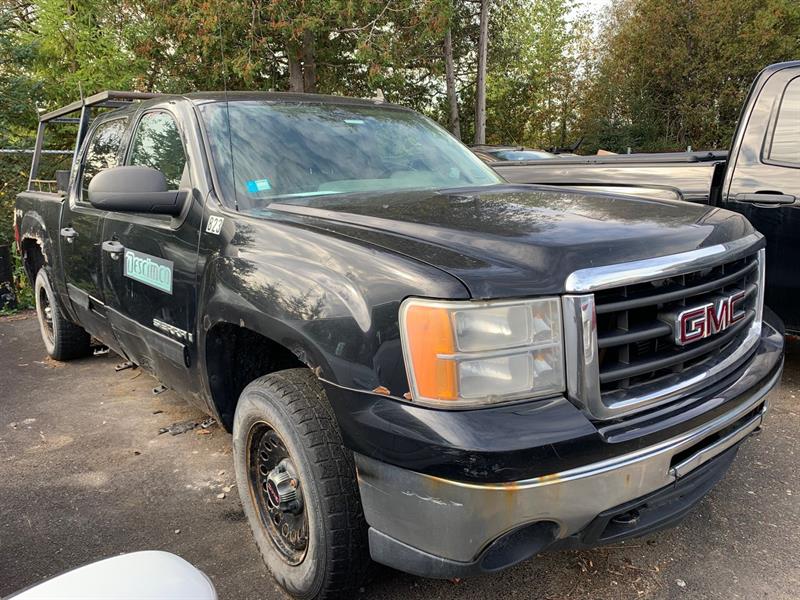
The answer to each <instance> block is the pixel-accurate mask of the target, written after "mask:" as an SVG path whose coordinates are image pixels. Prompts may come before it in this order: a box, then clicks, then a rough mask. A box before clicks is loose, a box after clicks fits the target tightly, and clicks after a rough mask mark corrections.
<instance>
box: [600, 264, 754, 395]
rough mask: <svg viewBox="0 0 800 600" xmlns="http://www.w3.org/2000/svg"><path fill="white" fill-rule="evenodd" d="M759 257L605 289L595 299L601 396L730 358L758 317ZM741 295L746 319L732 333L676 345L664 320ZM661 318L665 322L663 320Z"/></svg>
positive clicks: (738, 322)
mask: <svg viewBox="0 0 800 600" xmlns="http://www.w3.org/2000/svg"><path fill="white" fill-rule="evenodd" d="M757 281H758V255H757V254H751V255H749V256H745V257H743V258H740V259H738V260H735V261H732V262H727V263H723V264H721V265H716V266H713V267H709V268H707V269H703V270H700V271H694V272H691V273H686V274H682V275H676V276H673V277H667V278H664V279H657V280H654V281H648V282H646V283H639V284H634V285H628V286H623V287H620V288H614V289H610V290H602V291H599V292H597V293H596V294H595V312H596V314H597V347H598V363H599V364H598V370H599V377H600V391H601V393H602V394H603V395H612V396H613V395H614V394H616V393H617V392H619V391H621V390H626V391H631V392H633V393H635V389H636V387H637V386H639V385H641V384H647V383H654V382H655V381H657V380H658V379H659V378H661V377H666V376H669V375H671V374H676V373H682V372H683V371H684V370H686V369H688V368H691V367H694V366H699V365H702V364H703V363H704V362H707V361H709V360H711V359H713V358H715V357H719V356H720V355H724V354H726V353H729V352H730V351H731V349H732V348H733V347H735V345H737V344H740V343H741V342H742V339H743V337H744V336H745V335H746V333H747V330H748V328H749V327H750V325H751V324H752V323H753V320H754V319H755V317H756V303H757V297H758V293H757V291H758V285H757ZM741 291H743V292H744V293H745V296H744V298H743V300H742V301H741V302H740V304H739V308H740V309H741V310H742V311H743V316H742V318H740V319H739V320H738V321H737V322H736V323H734V324H732V325H731V326H730V327H729V328H728V329H725V330H724V331H721V332H719V333H717V334H714V335H711V336H710V337H707V338H705V339H703V340H699V341H697V342H694V343H692V344H690V345H685V346H681V345H678V344H677V343H676V342H675V340H674V338H673V332H672V327H671V326H670V325H669V324H668V323H667V322H665V321H664V320H662V319H661V318H660V317H661V316H662V315H664V314H669V313H674V312H678V311H680V310H681V309H686V308H687V307H691V306H699V305H703V304H706V303H709V302H712V301H714V300H715V299H716V298H718V297H720V296H726V295H731V294H733V293H736V292H741ZM662 318H663V317H662Z"/></svg>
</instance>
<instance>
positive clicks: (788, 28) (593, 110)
mask: <svg viewBox="0 0 800 600" xmlns="http://www.w3.org/2000/svg"><path fill="white" fill-rule="evenodd" d="M598 47H599V48H601V50H600V52H599V56H598V59H597V62H596V64H595V65H594V66H593V67H592V71H591V73H590V80H591V84H590V85H589V86H587V89H586V93H585V94H584V95H583V98H582V102H581V108H580V112H581V129H582V131H583V132H584V133H585V134H586V135H587V149H591V150H594V149H596V148H599V147H604V148H606V149H613V150H617V151H624V149H625V148H626V147H627V146H631V147H633V148H634V149H636V150H642V151H658V150H681V149H685V148H686V147H687V146H692V147H693V148H696V149H699V148H725V147H727V146H728V145H729V143H730V139H731V136H732V134H733V129H734V127H735V124H736V120H737V118H738V114H739V111H740V109H741V106H742V104H743V102H744V99H745V95H746V94H747V90H748V89H749V86H750V83H751V82H752V80H753V79H754V77H755V76H756V74H757V73H758V71H759V70H760V69H762V68H764V67H765V66H767V65H768V64H770V63H773V62H779V61H782V60H788V59H791V58H797V57H798V55H800V4H798V3H797V2H796V0H729V1H727V2H717V1H715V0H621V1H619V2H617V3H616V4H615V5H614V7H613V10H612V11H611V14H610V17H609V19H608V20H607V22H606V23H605V25H604V27H603V29H602V31H601V33H600V35H599V36H598Z"/></svg>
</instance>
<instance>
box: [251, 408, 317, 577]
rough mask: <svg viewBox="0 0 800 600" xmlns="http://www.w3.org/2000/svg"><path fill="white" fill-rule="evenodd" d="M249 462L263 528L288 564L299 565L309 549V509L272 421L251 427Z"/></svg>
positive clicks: (284, 446) (297, 476)
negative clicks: (270, 423)
mask: <svg viewBox="0 0 800 600" xmlns="http://www.w3.org/2000/svg"><path fill="white" fill-rule="evenodd" d="M247 465H248V483H249V487H250V496H251V498H252V500H253V502H254V503H255V505H256V507H257V509H258V516H259V518H260V519H259V520H260V524H261V527H262V529H263V530H264V531H265V532H266V533H267V536H268V537H269V538H270V541H271V542H272V545H273V547H274V548H275V549H276V550H277V551H278V554H279V555H280V556H281V558H282V559H283V560H284V561H286V563H288V564H289V565H292V566H296V565H299V564H300V563H301V562H303V559H305V557H306V554H307V552H308V531H309V529H308V512H307V511H308V508H307V507H306V502H305V498H304V495H303V486H302V482H301V479H300V476H299V474H298V471H297V469H296V468H295V466H294V461H293V460H292V457H291V455H290V454H289V451H288V450H287V448H286V444H285V442H284V441H283V439H282V438H281V436H280V435H279V434H278V433H277V432H276V431H275V429H274V428H273V427H272V426H271V425H269V424H268V423H264V422H259V423H256V424H255V425H253V426H252V427H251V428H250V431H249V433H248V436H247Z"/></svg>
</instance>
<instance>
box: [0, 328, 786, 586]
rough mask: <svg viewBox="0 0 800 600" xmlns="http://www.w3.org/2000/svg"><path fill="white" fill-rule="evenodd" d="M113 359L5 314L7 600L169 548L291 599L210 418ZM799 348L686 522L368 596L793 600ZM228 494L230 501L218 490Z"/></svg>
mask: <svg viewBox="0 0 800 600" xmlns="http://www.w3.org/2000/svg"><path fill="white" fill-rule="evenodd" d="M119 362H120V360H119V359H118V358H117V357H115V356H113V355H111V356H104V357H93V358H88V359H84V360H79V361H75V362H72V363H69V364H68V365H67V364H62V363H57V362H54V361H51V360H49V359H48V358H47V357H46V355H45V353H44V348H43V345H42V343H41V340H40V339H39V333H38V328H37V324H36V321H35V319H34V317H33V315H32V313H26V314H23V315H20V316H17V317H10V318H2V319H0V481H1V482H2V483H0V596H5V595H8V594H10V593H12V592H14V591H16V590H19V589H20V588H23V587H25V586H28V585H31V584H33V583H36V582H37V581H39V580H41V579H43V578H47V577H52V576H53V575H56V574H58V573H60V572H62V571H65V570H67V569H71V568H74V567H76V566H79V565H81V564H85V563H87V562H90V561H94V560H97V559H100V558H104V557H108V556H113V555H115V554H119V553H122V552H131V551H135V550H145V549H160V550H167V551H169V552H174V553H176V554H178V555H180V556H182V557H184V558H185V559H187V560H189V561H190V562H192V563H193V564H195V565H197V566H198V567H199V568H200V569H202V570H203V571H204V572H205V573H206V574H208V575H209V576H210V577H211V579H212V580H213V581H214V584H215V585H216V587H217V591H218V593H219V595H220V598H222V599H236V600H245V599H258V598H283V597H285V596H284V595H283V594H282V592H281V591H280V590H279V589H278V588H277V587H276V585H275V583H274V581H273V580H272V578H271V576H270V575H269V573H268V572H267V570H266V569H265V567H264V566H263V564H262V562H261V560H260V558H259V556H258V553H257V551H256V547H255V545H254V543H253V542H252V540H251V537H250V532H249V529H248V527H247V523H246V522H245V520H244V514H243V512H242V509H241V504H240V502H239V497H238V494H237V490H236V487H235V485H234V476H233V464H232V461H231V438H230V436H229V435H228V434H226V433H225V432H224V431H222V430H220V429H219V428H217V427H212V428H211V429H209V430H194V431H189V432H187V433H184V434H181V435H177V436H172V435H169V434H163V435H159V429H160V428H162V427H166V426H168V425H170V424H172V423H176V422H181V421H185V420H188V419H202V418H203V415H202V414H201V413H199V412H198V411H197V410H195V409H193V408H191V407H189V406H188V405H186V404H185V403H184V402H183V401H181V400H180V399H179V398H178V397H177V396H175V395H174V394H173V393H172V392H166V393H163V394H161V395H158V396H154V395H153V394H152V391H151V390H152V388H153V387H154V385H155V380H153V379H152V378H151V377H149V376H148V375H147V374H145V373H142V372H141V371H138V370H135V371H131V370H126V371H121V372H119V373H117V372H115V371H114V368H113V367H114V365H115V364H117V363H119ZM798 388H800V353H798V352H795V353H790V355H789V356H788V357H787V364H786V371H785V374H784V378H783V383H782V385H781V387H780V389H779V390H778V391H777V392H775V393H774V394H773V396H772V400H771V402H772V404H771V413H770V415H769V417H768V419H767V423H766V427H765V429H764V431H763V433H761V434H760V435H759V436H758V437H755V438H752V439H751V440H749V441H748V442H746V444H745V446H744V447H743V448H742V451H741V452H740V453H739V457H738V460H737V462H736V464H735V465H734V467H733V468H732V470H731V471H730V473H729V474H728V476H727V478H726V479H725V480H724V481H723V482H722V483H721V484H720V485H719V486H717V488H715V489H714V490H713V491H712V493H711V494H710V495H709V496H708V497H707V498H706V499H704V500H703V502H702V503H701V504H700V505H699V506H698V507H697V508H696V509H695V510H694V511H693V512H692V513H691V514H690V515H689V517H688V518H687V519H686V520H685V521H684V522H683V524H681V525H680V526H679V527H677V528H675V529H672V530H670V531H667V532H662V533H658V534H655V535H653V536H651V537H649V538H645V539H642V540H634V541H631V542H628V543H625V544H621V545H619V546H615V547H610V548H600V549H596V550H592V551H584V552H558V553H552V554H547V555H544V556H541V557H538V558H536V559H534V560H530V561H528V562H525V563H523V564H521V565H518V566H517V567H514V568H512V569H509V570H508V571H505V572H503V573H501V574H498V575H495V576H491V577H480V578H476V579H471V580H467V581H462V582H459V583H452V582H449V581H432V580H425V579H420V578H417V577H412V576H409V575H404V574H402V573H398V572H395V571H391V570H389V569H378V570H376V573H375V575H374V577H373V580H372V581H371V583H369V584H367V585H366V586H365V587H364V588H363V589H362V590H361V593H360V594H359V596H358V597H359V598H364V599H367V598H381V599H384V598H398V599H399V598H403V599H417V598H419V599H423V598H424V599H432V598H459V599H461V598H464V599H466V598H474V599H479V600H485V599H486V598H528V599H532V598H543V599H544V598H547V599H562V598H563V599H570V600H580V599H585V600H588V599H591V600H600V599H605V598H637V599H639V598H648V599H649V598H659V599H662V598H718V599H725V600H730V599H733V598H743V599H754V598H775V599H795V598H798V596H799V595H800V591H798V590H800V560H798V546H797V544H798V539H800V503H798V499H799V498H800V471H799V470H798V468H797V460H798V456H797V454H798V443H797V440H798V434H800V410H799V409H798V400H797V395H798V394H799V393H800V392H798ZM223 495H224V497H223Z"/></svg>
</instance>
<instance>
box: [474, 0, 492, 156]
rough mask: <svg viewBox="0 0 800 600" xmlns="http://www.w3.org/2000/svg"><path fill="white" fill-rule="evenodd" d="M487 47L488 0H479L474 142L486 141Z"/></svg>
mask: <svg viewBox="0 0 800 600" xmlns="http://www.w3.org/2000/svg"><path fill="white" fill-rule="evenodd" d="M488 48H489V0H481V29H480V36H479V38H478V83H477V89H476V90H475V143H476V144H485V143H486V53H487V50H488Z"/></svg>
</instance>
